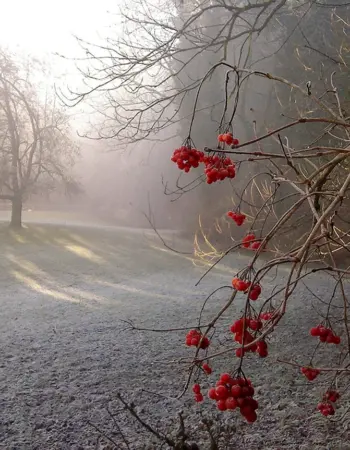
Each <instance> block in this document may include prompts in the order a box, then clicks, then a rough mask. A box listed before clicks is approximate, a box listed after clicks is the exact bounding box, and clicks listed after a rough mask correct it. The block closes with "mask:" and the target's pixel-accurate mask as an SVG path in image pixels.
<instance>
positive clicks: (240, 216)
mask: <svg viewBox="0 0 350 450" xmlns="http://www.w3.org/2000/svg"><path fill="white" fill-rule="evenodd" d="M227 216H228V217H230V218H231V219H232V220H234V221H235V222H236V224H237V225H238V226H239V227H240V226H241V225H243V223H244V221H245V219H246V215H245V214H242V213H235V212H233V211H229V212H228V213H227Z"/></svg>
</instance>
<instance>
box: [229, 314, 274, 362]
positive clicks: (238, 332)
mask: <svg viewBox="0 0 350 450" xmlns="http://www.w3.org/2000/svg"><path fill="white" fill-rule="evenodd" d="M247 328H250V329H251V330H253V331H258V330H260V329H261V328H262V322H261V321H260V320H257V319H248V318H241V319H239V320H236V322H234V323H233V325H231V328H230V330H231V332H232V333H234V335H235V336H234V340H235V341H236V342H238V343H239V344H243V345H244V346H248V347H247V348H245V349H243V348H242V347H241V348H237V349H236V356H237V357H239V358H241V357H242V356H244V354H245V352H252V353H255V352H256V353H257V354H258V355H259V356H260V357H261V358H266V356H267V355H268V350H267V344H266V342H265V341H259V342H257V343H256V344H252V345H250V346H249V344H251V343H252V342H253V341H254V336H253V335H252V334H251V332H250V331H248V329H247Z"/></svg>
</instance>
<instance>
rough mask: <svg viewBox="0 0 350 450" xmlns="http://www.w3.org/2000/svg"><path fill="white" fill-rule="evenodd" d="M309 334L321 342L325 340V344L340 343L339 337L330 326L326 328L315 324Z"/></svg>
mask: <svg viewBox="0 0 350 450" xmlns="http://www.w3.org/2000/svg"><path fill="white" fill-rule="evenodd" d="M310 334H311V336H314V337H318V338H319V339H320V341H321V342H327V344H336V345H338V344H340V337H339V336H337V335H335V334H334V333H333V331H332V330H331V329H330V328H326V327H324V326H323V325H317V327H313V328H311V330H310Z"/></svg>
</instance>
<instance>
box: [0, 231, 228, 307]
mask: <svg viewBox="0 0 350 450" xmlns="http://www.w3.org/2000/svg"><path fill="white" fill-rule="evenodd" d="M0 248H1V250H2V251H1V257H0V269H1V273H0V281H1V282H2V284H3V286H5V285H6V284H8V283H9V284H10V287H11V286H13V285H16V286H17V287H21V289H22V290H23V289H25V290H26V291H29V292H33V293H35V294H37V295H36V297H38V298H39V299H41V301H42V300H43V299H46V300H49V299H50V300H52V301H59V302H69V303H78V304H79V305H82V306H86V307H88V308H100V307H106V306H117V305H118V304H120V303H123V302H130V301H131V302H132V301H135V302H140V300H142V303H143V304H145V303H147V302H152V301H159V300H161V301H163V300H164V302H167V301H185V300H186V298H190V297H191V296H193V295H194V290H193V289H191V288H190V287H188V286H187V288H186V287H185V286H184V285H183V284H181V283H177V277H178V275H177V274H178V270H179V267H180V268H181V271H183V269H184V268H185V270H186V269H187V271H188V274H191V276H192V278H193V284H194V282H195V281H196V277H198V278H199V276H200V275H201V274H202V273H203V271H204V270H203V266H202V267H200V268H199V267H196V262H195V260H194V259H193V258H191V257H190V256H186V255H181V254H178V253H174V252H172V251H171V250H169V249H166V248H164V247H163V246H162V244H161V243H159V242H158V241H157V237H156V236H154V237H152V234H151V233H149V232H148V233H147V238H145V235H144V234H143V233H142V232H138V233H135V232H132V233H131V232H129V231H128V230H126V229H103V228H85V227H78V226H57V225H48V224H45V225H26V226H25V227H24V228H23V229H21V230H12V229H10V228H9V227H8V226H7V225H5V224H3V225H1V226H0ZM231 273H232V268H231V269H228V268H225V267H223V268H222V269H221V272H220V271H216V276H218V277H219V281H220V283H221V284H227V279H230V274H231ZM169 274H170V276H173V277H174V280H175V286H176V289H175V291H174V286H172V289H171V291H170V290H169V288H168V287H167V285H166V282H165V281H164V280H165V279H166V277H169ZM172 284H173V283H172ZM8 294H9V295H10V291H8Z"/></svg>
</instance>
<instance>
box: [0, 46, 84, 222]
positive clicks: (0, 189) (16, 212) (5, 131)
mask: <svg viewBox="0 0 350 450" xmlns="http://www.w3.org/2000/svg"><path fill="white" fill-rule="evenodd" d="M35 64H36V62H35V61H31V62H29V65H26V62H25V61H21V62H16V61H15V60H14V58H12V57H11V55H10V54H8V53H6V52H5V51H4V50H1V52H0V199H3V200H9V201H11V203H12V214H11V226H13V227H21V223H22V207H23V202H24V201H26V200H27V199H28V197H29V196H30V194H32V193H34V192H38V190H40V188H41V189H43V190H52V189H54V186H55V185H57V183H63V184H65V185H66V187H67V188H68V190H69V191H70V192H71V191H72V188H73V190H74V191H76V188H77V184H76V182H75V181H74V179H73V177H72V172H71V169H72V167H73V165H74V162H75V160H76V157H77V156H78V147H77V145H76V144H75V143H74V141H73V139H72V136H71V132H70V125H69V119H68V116H67V115H66V114H65V112H64V110H62V109H60V108H59V107H58V106H57V104H56V102H55V99H54V97H49V95H48V93H47V91H46V93H45V95H44V96H42V97H43V98H41V95H40V94H41V93H40V92H39V90H38V89H36V88H35V84H34V83H35ZM36 86H38V83H37V84H36Z"/></svg>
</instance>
